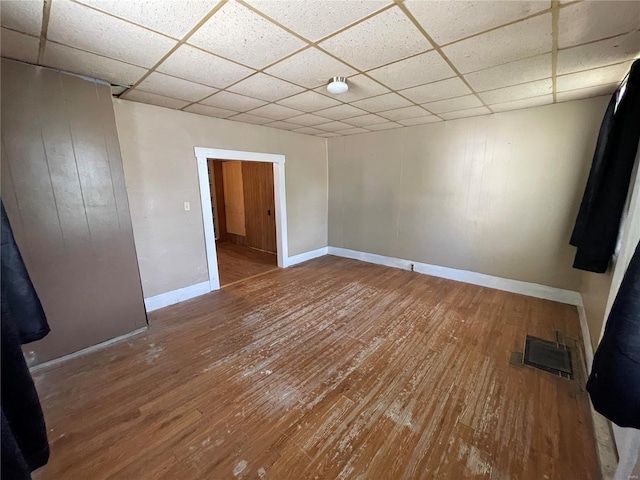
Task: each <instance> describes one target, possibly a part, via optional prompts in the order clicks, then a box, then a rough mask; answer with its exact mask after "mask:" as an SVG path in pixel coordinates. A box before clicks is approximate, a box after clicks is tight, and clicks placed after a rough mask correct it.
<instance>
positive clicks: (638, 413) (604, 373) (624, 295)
mask: <svg viewBox="0 0 640 480" xmlns="http://www.w3.org/2000/svg"><path fill="white" fill-rule="evenodd" d="M587 391H588V392H589V395H590V396H591V402H592V403H593V406H594V408H595V409H596V411H598V412H599V413H601V414H602V415H604V416H605V417H607V418H608V419H609V420H611V421H612V422H614V423H616V424H617V425H619V426H621V427H632V428H640V244H638V246H637V247H636V251H635V253H634V255H633V258H632V259H631V262H630V263H629V267H628V268H627V272H626V274H625V276H624V279H623V280H622V284H621V285H620V289H619V290H618V295H617V296H616V299H615V302H614V303H613V307H612V308H611V313H609V318H608V319H607V326H606V328H605V331H604V336H603V337H602V341H601V342H600V345H598V350H597V351H596V354H595V356H594V358H593V366H592V368H591V375H590V377H589V381H588V382H587Z"/></svg>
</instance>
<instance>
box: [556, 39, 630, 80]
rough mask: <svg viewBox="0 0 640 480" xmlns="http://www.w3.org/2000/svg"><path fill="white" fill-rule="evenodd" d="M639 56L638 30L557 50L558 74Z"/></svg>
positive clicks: (602, 65)
mask: <svg viewBox="0 0 640 480" xmlns="http://www.w3.org/2000/svg"><path fill="white" fill-rule="evenodd" d="M638 56H640V31H638V32H631V33H628V34H626V35H621V36H618V37H614V38H610V39H608V40H601V41H599V42H594V43H589V44H587V45H581V46H579V47H572V48H568V49H566V50H560V51H559V52H558V75H562V74H564V73H572V72H579V71H581V70H588V69H591V68H596V67H604V66H606V65H612V64H614V63H620V62H623V61H625V60H631V59H633V58H637V57H638Z"/></svg>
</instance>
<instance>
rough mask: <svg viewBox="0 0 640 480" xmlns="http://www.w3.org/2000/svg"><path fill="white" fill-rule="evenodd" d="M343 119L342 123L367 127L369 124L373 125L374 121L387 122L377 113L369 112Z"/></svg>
mask: <svg viewBox="0 0 640 480" xmlns="http://www.w3.org/2000/svg"><path fill="white" fill-rule="evenodd" d="M343 121H344V123H348V124H349V125H355V126H357V127H368V126H369V125H375V124H376V123H386V122H388V120H387V119H386V118H382V117H379V116H378V115H374V114H373V113H369V114H368V115H362V116H360V117H353V118H349V119H347V120H343Z"/></svg>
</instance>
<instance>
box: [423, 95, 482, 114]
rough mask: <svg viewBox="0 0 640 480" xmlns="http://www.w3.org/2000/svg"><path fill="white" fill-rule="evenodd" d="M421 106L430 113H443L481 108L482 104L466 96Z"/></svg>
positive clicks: (473, 97)
mask: <svg viewBox="0 0 640 480" xmlns="http://www.w3.org/2000/svg"><path fill="white" fill-rule="evenodd" d="M423 106H424V108H426V109H427V110H429V111H430V112H433V113H444V112H453V111H456V110H466V109H469V108H474V107H480V106H482V102H481V101H480V100H478V99H477V98H476V97H475V95H466V96H464V97H457V98H449V99H448V100H440V101H439V102H432V103H427V104H425V105H423Z"/></svg>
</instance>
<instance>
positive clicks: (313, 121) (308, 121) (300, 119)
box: [288, 113, 329, 127]
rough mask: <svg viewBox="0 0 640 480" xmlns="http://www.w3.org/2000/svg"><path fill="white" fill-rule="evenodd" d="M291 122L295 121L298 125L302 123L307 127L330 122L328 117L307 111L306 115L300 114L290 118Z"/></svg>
mask: <svg viewBox="0 0 640 480" xmlns="http://www.w3.org/2000/svg"><path fill="white" fill-rule="evenodd" d="M288 121H289V122H291V123H295V124H297V125H302V126H305V127H312V126H314V125H320V124H321V123H327V122H329V119H328V118H325V117H321V116H318V115H312V114H310V113H305V114H304V115H299V116H297V117H293V118H290V119H288Z"/></svg>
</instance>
